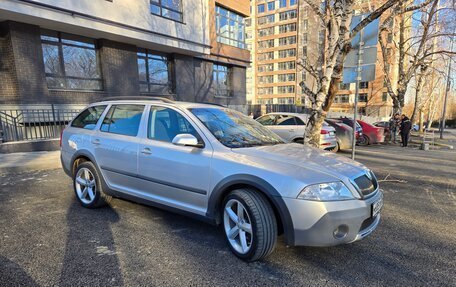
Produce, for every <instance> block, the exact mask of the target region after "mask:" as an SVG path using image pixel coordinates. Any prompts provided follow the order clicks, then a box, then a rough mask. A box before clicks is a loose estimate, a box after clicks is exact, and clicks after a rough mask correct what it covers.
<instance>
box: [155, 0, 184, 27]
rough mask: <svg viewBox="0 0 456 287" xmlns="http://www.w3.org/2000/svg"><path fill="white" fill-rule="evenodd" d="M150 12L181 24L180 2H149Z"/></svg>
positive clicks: (164, 0) (172, 0) (162, 0)
mask: <svg viewBox="0 0 456 287" xmlns="http://www.w3.org/2000/svg"><path fill="white" fill-rule="evenodd" d="M150 12H151V13H152V14H155V15H159V16H162V17H165V18H168V19H171V20H174V21H179V22H182V20H183V19H182V0H150Z"/></svg>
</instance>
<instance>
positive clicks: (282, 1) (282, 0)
mask: <svg viewBox="0 0 456 287" xmlns="http://www.w3.org/2000/svg"><path fill="white" fill-rule="evenodd" d="M279 7H280V8H285V7H287V0H280V2H279Z"/></svg>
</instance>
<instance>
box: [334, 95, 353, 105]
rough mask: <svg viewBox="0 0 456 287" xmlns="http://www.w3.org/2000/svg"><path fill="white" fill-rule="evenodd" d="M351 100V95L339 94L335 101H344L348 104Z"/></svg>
mask: <svg viewBox="0 0 456 287" xmlns="http://www.w3.org/2000/svg"><path fill="white" fill-rule="evenodd" d="M349 101H350V96H349V95H338V96H336V98H335V101H334V102H335V103H343V104H346V103H348V102H349Z"/></svg>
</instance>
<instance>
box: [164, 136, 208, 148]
mask: <svg viewBox="0 0 456 287" xmlns="http://www.w3.org/2000/svg"><path fill="white" fill-rule="evenodd" d="M172 143H173V144H175V145H180V146H192V147H199V148H202V147H204V145H203V144H200V143H198V139H197V138H196V137H195V136H194V135H191V134H178V135H176V136H175V137H174V138H173V141H172Z"/></svg>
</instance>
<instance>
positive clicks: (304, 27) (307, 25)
mask: <svg viewBox="0 0 456 287" xmlns="http://www.w3.org/2000/svg"><path fill="white" fill-rule="evenodd" d="M308 27H309V20H307V19H305V20H303V21H302V29H303V30H307V28H308Z"/></svg>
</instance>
